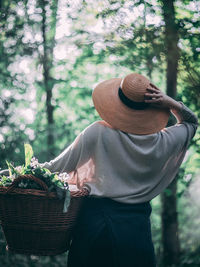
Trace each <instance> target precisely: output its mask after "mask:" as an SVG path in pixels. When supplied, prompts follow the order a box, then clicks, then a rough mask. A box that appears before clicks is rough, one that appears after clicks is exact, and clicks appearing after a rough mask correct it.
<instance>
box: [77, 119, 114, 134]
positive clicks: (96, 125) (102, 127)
mask: <svg viewBox="0 0 200 267" xmlns="http://www.w3.org/2000/svg"><path fill="white" fill-rule="evenodd" d="M108 129H113V128H112V126H111V125H109V124H108V123H107V122H105V121H95V122H93V123H92V124H90V125H89V126H88V127H86V128H85V129H84V130H83V131H82V134H84V135H87V134H94V133H97V132H100V131H106V130H108Z"/></svg>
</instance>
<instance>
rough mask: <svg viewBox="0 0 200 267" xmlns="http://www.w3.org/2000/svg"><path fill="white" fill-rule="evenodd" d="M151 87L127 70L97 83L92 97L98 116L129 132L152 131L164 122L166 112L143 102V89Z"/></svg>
mask: <svg viewBox="0 0 200 267" xmlns="http://www.w3.org/2000/svg"><path fill="white" fill-rule="evenodd" d="M151 87H152V86H151V82H150V80H149V79H147V78H146V77H144V76H143V75H140V74H137V73H131V74H129V75H127V76H126V77H125V78H124V79H121V78H113V79H109V80H106V81H104V82H101V83H99V84H98V85H97V86H96V87H95V88H94V91H93V94H92V99H93V102H94V106H95V108H96V110H97V112H98V113H99V115H100V117H101V118H102V119H103V120H105V121H106V122H107V123H108V124H110V125H111V126H112V127H113V128H115V129H119V130H121V131H124V132H127V133H132V134H152V133H156V132H159V131H160V130H161V129H163V128H164V127H165V126H166V125H167V122H168V119H169V114H170V112H169V109H161V108H155V107H152V106H151V105H150V104H149V103H145V102H144V94H145V93H146V89H147V88H151Z"/></svg>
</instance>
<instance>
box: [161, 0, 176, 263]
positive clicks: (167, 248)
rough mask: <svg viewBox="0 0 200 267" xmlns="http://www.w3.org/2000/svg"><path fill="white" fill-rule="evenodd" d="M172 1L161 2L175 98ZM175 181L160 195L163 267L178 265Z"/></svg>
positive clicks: (171, 90) (168, 74) (169, 84)
mask: <svg viewBox="0 0 200 267" xmlns="http://www.w3.org/2000/svg"><path fill="white" fill-rule="evenodd" d="M174 2H175V1H174V0H169V1H162V10H163V17H164V21H165V47H166V50H165V52H166V61H167V72H166V81H167V84H166V88H167V90H166V91H167V94H168V95H169V96H170V97H172V98H175V97H176V92H177V89H176V87H177V73H178V60H179V49H178V46H177V44H178V40H179V35H178V25H177V23H176V21H175V8H174ZM176 192H177V179H174V181H173V182H172V183H171V184H170V185H169V187H168V190H166V191H165V192H164V193H163V194H162V240H163V263H164V266H172V265H174V264H175V265H176V266H177V265H178V264H179V256H180V244H179V235H178V214H177V196H176Z"/></svg>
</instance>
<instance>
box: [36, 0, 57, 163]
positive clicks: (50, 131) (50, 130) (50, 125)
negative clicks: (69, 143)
mask: <svg viewBox="0 0 200 267" xmlns="http://www.w3.org/2000/svg"><path fill="white" fill-rule="evenodd" d="M40 3H41V8H42V36H43V62H42V64H43V77H44V80H43V82H44V88H45V92H46V114H47V159H51V158H52V157H54V156H55V153H54V142H55V140H54V139H55V138H54V117H53V112H54V106H53V105H52V97H53V94H52V90H53V85H54V83H53V79H52V77H51V75H50V70H51V68H52V66H53V49H54V46H55V32H56V14H57V5H58V1H57V0H55V1H53V3H52V7H51V10H52V14H51V21H50V22H48V21H47V15H46V6H47V4H48V1H46V0H43V1H41V2H40ZM48 28H49V29H50V30H51V35H50V37H49V38H47V34H49V33H48V31H49V29H48Z"/></svg>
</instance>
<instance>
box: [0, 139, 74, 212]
mask: <svg viewBox="0 0 200 267" xmlns="http://www.w3.org/2000/svg"><path fill="white" fill-rule="evenodd" d="M24 151H25V165H22V166H18V167H14V166H13V164H11V163H9V162H6V163H7V165H8V170H9V176H5V175H0V186H3V187H8V186H9V185H11V184H12V182H13V181H14V179H16V178H17V177H19V176H21V175H25V174H32V175H33V176H35V177H37V178H39V179H41V180H42V181H43V182H45V184H46V185H47V186H48V191H49V192H56V194H57V196H58V197H59V198H60V199H61V198H65V201H64V209H63V212H66V211H67V208H68V206H69V204H70V191H69V187H68V183H67V179H68V178H69V175H68V174H67V173H57V172H55V173H51V172H50V171H49V170H48V169H46V168H43V167H42V164H39V163H38V160H37V159H36V158H35V157H34V156H33V149H32V147H31V146H30V145H29V144H25V145H24ZM18 187H19V188H24V189H41V188H40V185H38V184H37V183H36V182H34V181H32V180H30V179H27V180H22V181H21V182H19V184H18Z"/></svg>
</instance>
